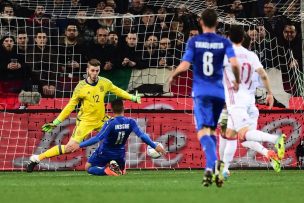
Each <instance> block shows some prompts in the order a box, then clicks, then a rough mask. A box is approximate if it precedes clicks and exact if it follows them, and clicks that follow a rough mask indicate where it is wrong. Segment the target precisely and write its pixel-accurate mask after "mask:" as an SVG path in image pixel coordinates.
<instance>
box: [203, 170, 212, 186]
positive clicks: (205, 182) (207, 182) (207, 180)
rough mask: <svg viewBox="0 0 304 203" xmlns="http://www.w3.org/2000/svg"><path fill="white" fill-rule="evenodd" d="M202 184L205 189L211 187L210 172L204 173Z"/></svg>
mask: <svg viewBox="0 0 304 203" xmlns="http://www.w3.org/2000/svg"><path fill="white" fill-rule="evenodd" d="M202 184H203V186H205V187H209V186H210V185H212V171H210V170H207V171H205V173H204V177H203V181H202Z"/></svg>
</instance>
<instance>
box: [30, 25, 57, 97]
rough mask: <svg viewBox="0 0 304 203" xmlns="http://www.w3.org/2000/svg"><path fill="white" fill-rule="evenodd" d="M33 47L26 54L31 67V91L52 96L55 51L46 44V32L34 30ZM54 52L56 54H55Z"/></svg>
mask: <svg viewBox="0 0 304 203" xmlns="http://www.w3.org/2000/svg"><path fill="white" fill-rule="evenodd" d="M34 41H35V44H34V47H32V48H31V49H29V52H28V54H27V62H28V65H29V66H30V67H31V69H32V73H31V77H32V91H34V92H37V91H39V92H41V93H42V95H43V96H45V97H52V96H54V95H55V91H56V81H57V80H56V72H57V69H56V60H55V59H56V58H57V55H58V53H57V51H55V50H53V47H51V46H48V36H47V32H46V31H44V30H40V29H38V30H37V31H35V37H34ZM55 53H56V55H55Z"/></svg>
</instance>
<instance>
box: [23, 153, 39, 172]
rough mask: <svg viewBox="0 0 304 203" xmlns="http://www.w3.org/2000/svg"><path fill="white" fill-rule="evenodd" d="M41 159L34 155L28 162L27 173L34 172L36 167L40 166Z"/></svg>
mask: <svg viewBox="0 0 304 203" xmlns="http://www.w3.org/2000/svg"><path fill="white" fill-rule="evenodd" d="M39 162H40V161H39V159H38V155H32V156H31V157H30V161H29V162H28V164H27V166H26V172H28V173H31V172H33V170H34V169H35V166H37V165H38V164H39Z"/></svg>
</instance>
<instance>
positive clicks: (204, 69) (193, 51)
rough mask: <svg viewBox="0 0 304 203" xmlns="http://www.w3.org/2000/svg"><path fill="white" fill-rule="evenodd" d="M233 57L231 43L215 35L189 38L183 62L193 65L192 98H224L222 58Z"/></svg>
mask: <svg viewBox="0 0 304 203" xmlns="http://www.w3.org/2000/svg"><path fill="white" fill-rule="evenodd" d="M225 54H226V55H227V57H228V58H232V57H235V53H234V50H233V48H232V43H231V42H230V41H229V40H228V39H226V38H224V37H222V36H220V35H217V34H215V33H204V34H201V35H197V36H195V37H193V38H191V39H190V40H189V41H188V43H187V47H186V52H185V54H184V56H183V59H182V60H183V61H187V62H189V63H192V65H193V85H192V96H193V97H197V96H204V95H208V96H215V97H220V98H225V94H224V86H223V83H222V79H223V68H224V67H223V61H224V56H225Z"/></svg>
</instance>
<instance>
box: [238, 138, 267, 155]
mask: <svg viewBox="0 0 304 203" xmlns="http://www.w3.org/2000/svg"><path fill="white" fill-rule="evenodd" d="M242 146H243V147H246V148H249V149H252V150H254V151H256V152H258V153H260V154H262V155H264V156H266V157H267V152H268V149H266V148H265V147H264V146H263V145H261V144H260V143H259V142H255V141H245V142H242Z"/></svg>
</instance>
